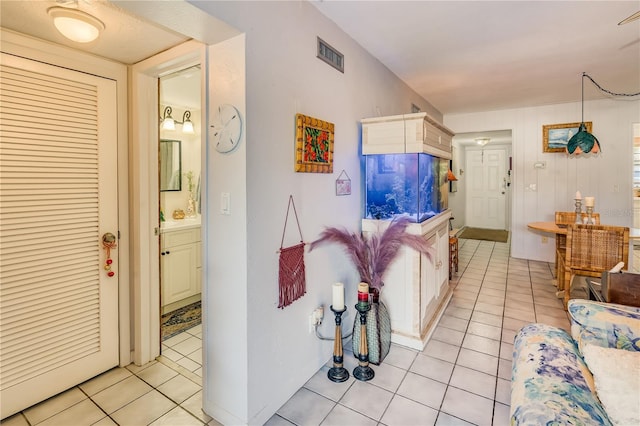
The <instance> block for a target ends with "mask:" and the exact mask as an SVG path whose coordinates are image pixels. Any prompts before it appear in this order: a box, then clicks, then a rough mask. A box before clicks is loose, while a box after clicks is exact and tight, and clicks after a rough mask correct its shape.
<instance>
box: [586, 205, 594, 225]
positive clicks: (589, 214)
mask: <svg viewBox="0 0 640 426" xmlns="http://www.w3.org/2000/svg"><path fill="white" fill-rule="evenodd" d="M595 224H596V220H595V219H594V218H593V206H587V225H595Z"/></svg>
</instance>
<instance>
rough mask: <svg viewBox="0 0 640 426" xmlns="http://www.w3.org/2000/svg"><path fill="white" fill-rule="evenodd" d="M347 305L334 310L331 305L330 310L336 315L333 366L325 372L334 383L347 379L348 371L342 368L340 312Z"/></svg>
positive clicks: (344, 310) (343, 310) (345, 308)
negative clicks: (339, 309)
mask: <svg viewBox="0 0 640 426" xmlns="http://www.w3.org/2000/svg"><path fill="white" fill-rule="evenodd" d="M346 310H347V307H346V306H345V307H344V308H343V309H342V310H341V311H336V310H335V309H333V305H331V312H333V313H334V314H335V316H336V335H335V340H334V342H333V367H331V368H330V369H329V371H328V372H327V377H329V380H331V381H332V382H336V383H341V382H344V381H346V380H347V379H349V372H348V371H347V369H346V368H344V365H343V361H344V354H343V352H342V314H343V313H345V312H346Z"/></svg>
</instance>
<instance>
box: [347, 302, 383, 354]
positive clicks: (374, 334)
mask: <svg viewBox="0 0 640 426" xmlns="http://www.w3.org/2000/svg"><path fill="white" fill-rule="evenodd" d="M367 344H368V349H369V362H370V363H371V364H375V365H380V363H382V361H383V360H384V358H385V357H386V356H387V354H388V353H389V349H390V348H391V317H390V316H389V311H388V310H387V307H386V305H385V304H384V303H382V301H378V302H373V303H371V310H370V311H369V312H367ZM351 345H352V346H351V347H352V349H353V354H354V355H355V357H356V358H357V357H358V355H360V352H359V348H360V321H359V318H357V317H356V321H354V323H353V334H352V338H351Z"/></svg>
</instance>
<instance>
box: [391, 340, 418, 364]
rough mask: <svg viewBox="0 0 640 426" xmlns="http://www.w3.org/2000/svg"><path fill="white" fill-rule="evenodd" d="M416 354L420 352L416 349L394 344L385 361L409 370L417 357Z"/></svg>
mask: <svg viewBox="0 0 640 426" xmlns="http://www.w3.org/2000/svg"><path fill="white" fill-rule="evenodd" d="M416 356H418V352H417V351H416V350H414V349H410V348H405V347H404V346H400V345H396V344H392V345H391V349H389V353H388V354H387V356H386V358H385V359H384V363H385V364H389V365H393V366H395V367H398V368H402V369H403V370H408V369H409V367H411V364H412V363H413V361H414V360H415V359H416Z"/></svg>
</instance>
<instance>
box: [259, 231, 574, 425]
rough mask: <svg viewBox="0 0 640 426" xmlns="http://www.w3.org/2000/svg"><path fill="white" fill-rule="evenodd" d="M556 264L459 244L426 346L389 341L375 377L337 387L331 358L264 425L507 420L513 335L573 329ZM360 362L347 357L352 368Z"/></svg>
mask: <svg viewBox="0 0 640 426" xmlns="http://www.w3.org/2000/svg"><path fill="white" fill-rule="evenodd" d="M552 270H553V265H551V264H549V263H545V262H533V261H527V260H519V259H513V258H511V257H509V245H508V244H506V243H493V242H487V241H476V240H460V264H459V271H458V274H457V276H456V277H454V280H453V281H452V285H454V286H455V289H454V294H453V297H452V299H451V302H450V303H449V306H448V307H447V309H446V311H445V313H444V315H443V316H442V318H441V320H440V322H439V324H438V326H437V327H436V329H435V330H434V333H433V336H432V338H431V339H430V341H429V342H428V343H427V345H426V347H425V348H424V350H422V351H415V350H412V349H407V348H404V347H401V346H396V345H392V348H391V351H390V352H389V355H387V357H386V358H385V360H384V362H383V363H382V364H381V365H380V366H372V368H373V369H374V371H375V377H374V379H373V380H371V381H369V382H360V381H357V380H354V379H353V377H352V375H351V377H350V378H349V380H348V381H346V382H344V383H333V382H331V381H330V380H329V379H327V370H328V369H329V368H330V367H331V364H330V363H327V365H325V366H324V367H323V368H322V369H321V370H320V371H318V373H316V374H315V375H314V376H313V377H312V378H311V379H310V380H309V381H308V382H307V383H306V384H305V385H304V386H303V387H302V388H301V389H300V390H298V391H297V392H296V393H295V394H294V395H293V396H292V397H291V399H290V400H289V401H288V402H287V403H285V404H284V405H283V406H282V407H281V408H280V409H279V410H278V412H277V413H276V415H274V416H273V417H272V418H271V419H270V420H269V421H268V422H267V425H273V426H275V425H278V426H280V425H292V424H295V425H323V426H324V425H388V426H391V425H408V426H413V425H470V424H475V425H508V424H509V402H510V379H511V356H512V351H513V344H512V343H513V338H514V337H515V334H516V331H517V330H518V329H519V328H520V327H522V326H523V325H525V324H528V323H530V322H534V321H538V322H544V323H547V324H551V325H555V326H558V327H561V328H564V329H566V330H568V329H569V319H568V317H567V314H566V313H565V311H564V310H563V307H562V302H561V301H560V300H559V299H557V298H556V297H555V287H554V286H553V284H552V279H553V276H552ZM348 348H350V346H349V345H348V344H347V345H345V352H346V351H347V350H348ZM356 365H357V363H356V360H355V358H354V357H353V355H352V353H351V352H348V353H345V367H346V368H347V369H348V370H349V371H350V372H351V371H353V368H354V367H355V366H356Z"/></svg>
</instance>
